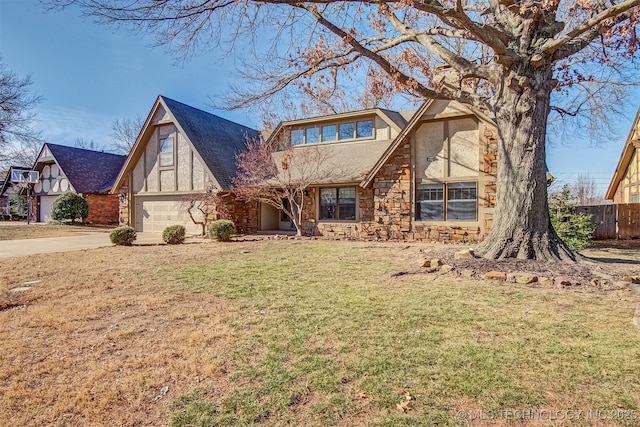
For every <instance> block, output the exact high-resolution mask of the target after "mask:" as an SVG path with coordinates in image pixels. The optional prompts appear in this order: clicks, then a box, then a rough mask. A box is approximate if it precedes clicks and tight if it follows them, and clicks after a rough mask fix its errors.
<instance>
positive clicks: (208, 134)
mask: <svg viewBox="0 0 640 427" xmlns="http://www.w3.org/2000/svg"><path fill="white" fill-rule="evenodd" d="M160 106H162V107H163V108H164V109H165V110H166V111H167V113H168V114H169V115H170V116H171V118H172V122H173V124H174V125H175V126H176V127H177V128H178V130H179V131H180V133H181V134H182V135H183V136H184V137H185V138H186V139H187V141H188V142H189V143H190V144H191V145H192V146H193V149H194V151H195V153H196V154H197V155H198V156H199V157H200V159H201V160H202V162H203V163H204V167H205V168H207V169H208V170H209V172H210V173H211V175H213V177H214V179H215V180H216V181H217V183H218V185H219V186H220V188H221V189H229V188H230V187H231V180H232V178H233V177H234V176H235V174H236V154H238V153H239V152H241V151H243V150H244V149H245V148H246V142H247V139H253V138H260V133H259V132H258V131H256V130H255V129H251V128H249V127H247V126H243V125H241V124H239V123H235V122H232V121H230V120H227V119H224V118H222V117H219V116H216V115H215V114H211V113H208V112H206V111H203V110H200V109H198V108H195V107H191V106H189V105H186V104H183V103H182V102H178V101H175V100H173V99H171V98H167V97H166V96H162V95H160V96H158V98H157V99H156V101H155V103H154V105H153V107H152V108H151V111H150V113H149V115H148V117H147V120H146V121H145V123H144V126H143V128H142V130H141V131H140V134H139V135H138V139H137V140H136V143H135V144H134V146H133V148H132V149H131V152H130V153H129V156H128V157H127V160H126V162H125V164H124V167H123V168H122V170H121V171H120V174H119V175H118V178H117V179H116V183H115V185H114V190H117V189H119V188H120V187H121V186H122V184H123V181H124V178H125V176H126V174H127V172H128V171H129V170H130V169H131V168H133V167H134V166H135V161H136V160H137V158H138V156H139V154H140V152H141V151H143V150H144V149H145V146H144V140H145V135H147V134H148V133H149V131H150V130H151V129H152V127H153V123H152V121H153V117H154V114H155V113H156V111H157V110H158V108H159V107H160Z"/></svg>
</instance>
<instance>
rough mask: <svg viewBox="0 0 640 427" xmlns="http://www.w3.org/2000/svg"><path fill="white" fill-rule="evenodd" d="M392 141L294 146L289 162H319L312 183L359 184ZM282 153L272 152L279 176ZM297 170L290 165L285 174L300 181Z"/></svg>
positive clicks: (283, 153) (283, 152)
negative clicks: (312, 160)
mask: <svg viewBox="0 0 640 427" xmlns="http://www.w3.org/2000/svg"><path fill="white" fill-rule="evenodd" d="M392 142H393V140H390V139H386V140H373V141H354V142H344V143H333V144H321V143H320V144H308V145H301V146H296V147H294V148H293V150H292V154H293V159H292V163H294V164H295V163H296V161H298V162H300V163H301V164H302V163H304V162H306V161H308V159H309V158H312V159H320V164H319V165H318V166H317V172H315V173H314V174H313V175H314V176H315V178H316V179H314V182H313V184H340V183H352V182H359V181H361V180H363V179H364V178H365V177H366V176H367V174H368V173H369V171H370V170H371V169H372V168H373V166H374V165H375V164H376V162H377V161H378V159H380V157H382V155H383V154H384V152H385V150H386V149H387V148H389V146H390V145H391V143H392ZM310 150H311V151H316V150H317V154H316V153H312V155H311V156H309V153H307V152H308V151H310ZM285 153H287V152H286V151H276V152H274V153H273V159H274V162H275V164H276V167H277V168H278V169H279V172H280V173H281V174H284V172H283V171H282V157H283V155H285ZM298 169H299V168H297V167H295V166H294V167H292V168H290V169H289V170H288V171H287V174H288V175H290V176H291V179H292V180H293V181H296V180H299V179H301V177H300V173H299V170H298ZM306 169H308V168H306ZM307 173H308V172H307ZM285 180H286V179H285Z"/></svg>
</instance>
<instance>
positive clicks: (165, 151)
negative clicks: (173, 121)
mask: <svg viewBox="0 0 640 427" xmlns="http://www.w3.org/2000/svg"><path fill="white" fill-rule="evenodd" d="M158 151H159V153H160V166H173V137H166V138H160V144H159V150H158Z"/></svg>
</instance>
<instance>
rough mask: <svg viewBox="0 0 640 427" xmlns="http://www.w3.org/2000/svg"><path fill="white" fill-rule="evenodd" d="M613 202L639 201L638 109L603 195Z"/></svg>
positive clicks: (639, 127) (639, 144)
mask: <svg viewBox="0 0 640 427" xmlns="http://www.w3.org/2000/svg"><path fill="white" fill-rule="evenodd" d="M605 197H606V198H607V199H610V200H613V203H615V204H623V203H640V110H639V111H638V114H637V115H636V119H635V121H634V122H633V126H632V127H631V132H629V136H628V137H627V141H626V142H625V144H624V148H623V149H622V154H621V155H620V160H618V166H617V167H616V171H615V172H614V173H613V178H611V183H610V184H609V188H608V189H607V194H606V196H605Z"/></svg>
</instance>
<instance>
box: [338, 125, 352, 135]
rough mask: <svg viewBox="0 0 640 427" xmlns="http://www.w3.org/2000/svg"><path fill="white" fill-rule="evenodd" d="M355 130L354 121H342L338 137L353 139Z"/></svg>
mask: <svg viewBox="0 0 640 427" xmlns="http://www.w3.org/2000/svg"><path fill="white" fill-rule="evenodd" d="M354 131H355V127H354V126H353V123H340V124H339V125H338V139H353V137H354V136H355V134H354Z"/></svg>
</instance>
